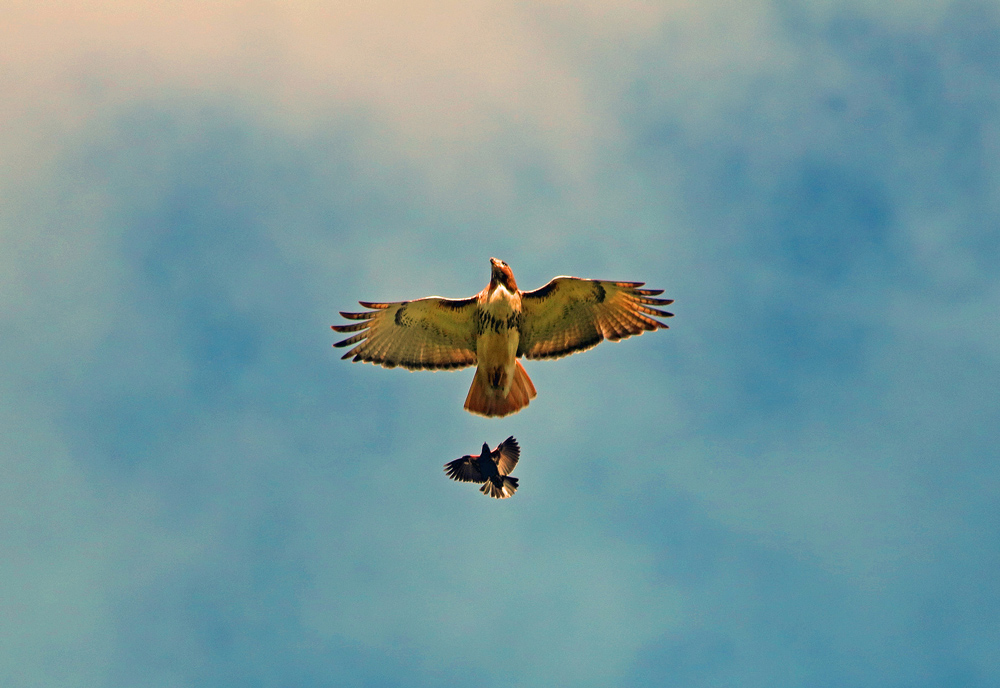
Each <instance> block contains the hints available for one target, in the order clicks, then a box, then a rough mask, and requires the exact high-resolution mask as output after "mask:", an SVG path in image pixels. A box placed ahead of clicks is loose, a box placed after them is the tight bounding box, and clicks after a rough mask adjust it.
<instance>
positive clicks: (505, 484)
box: [479, 475, 517, 499]
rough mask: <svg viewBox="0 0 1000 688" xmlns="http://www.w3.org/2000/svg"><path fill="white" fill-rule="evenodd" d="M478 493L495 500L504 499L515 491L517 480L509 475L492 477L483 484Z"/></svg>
mask: <svg viewBox="0 0 1000 688" xmlns="http://www.w3.org/2000/svg"><path fill="white" fill-rule="evenodd" d="M479 491H480V492H482V493H483V494H484V495H489V496H490V497H494V498H496V499H506V498H507V497H510V496H511V495H512V494H514V493H515V492H516V491H517V478H514V477H511V476H509V475H497V476H493V477H492V478H490V479H489V480H487V481H486V482H485V483H483V486H482V487H480V488H479Z"/></svg>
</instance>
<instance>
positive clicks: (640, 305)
mask: <svg viewBox="0 0 1000 688" xmlns="http://www.w3.org/2000/svg"><path fill="white" fill-rule="evenodd" d="M490 266H491V271H490V283H489V284H488V285H486V288H485V289H483V290H482V291H481V292H479V293H478V294H477V295H475V296H471V297H469V298H467V299H444V298H441V297H440V296H428V297H426V298H423V299H415V300H413V301H398V302H394V303H371V302H367V301H359V303H360V304H361V305H362V306H364V307H365V308H368V309H370V310H368V311H365V312H363V313H344V312H341V313H340V314H341V315H342V316H344V317H345V318H347V319H348V320H358V321H360V322H356V323H351V324H348V325H333V329H334V330H335V331H337V332H354V333H356V334H352V335H351V336H350V337H348V338H347V339H344V340H343V341H339V342H337V343H336V344H334V346H338V347H346V346H351V345H353V348H352V349H350V350H349V351H348V352H347V353H346V354H344V356H343V358H353V360H354V361H364V362H367V363H377V364H378V365H381V366H384V367H386V368H395V367H396V366H402V367H404V368H408V369H410V370H421V369H430V370H445V369H449V368H464V367H466V366H471V365H474V366H476V374H475V376H474V377H473V378H472V386H471V387H470V388H469V394H468V396H467V397H466V398H465V408H466V410H468V411H470V412H471V413H475V414H478V415H481V416H492V417H502V416H506V415H509V414H511V413H516V412H517V411H520V410H521V409H522V408H524V407H525V406H527V405H528V403H529V402H530V401H531V400H532V399H534V398H535V396H536V392H535V386H534V385H533V384H532V383H531V379H530V378H529V377H528V374H527V373H526V372H525V371H524V366H522V365H521V362H520V361H519V360H517V359H518V358H521V357H524V358H559V357H561V356H566V355H568V354H572V353H575V352H577V351H584V350H586V349H589V348H591V347H594V346H597V345H598V344H600V343H601V342H602V341H603V340H605V339H610V340H611V341H617V340H619V339H624V338H625V337H630V336H632V335H634V334H642V333H643V332H645V331H647V330H658V329H660V328H664V329H666V327H667V326H666V325H665V324H664V323H662V322H660V321H659V320H656V319H655V318H657V317H659V318H669V317H671V316H673V313H668V312H667V311H663V310H659V309H658V308H653V306H666V305H669V304H671V303H673V299H658V298H654V297H655V296H657V295H659V294H662V293H663V290H662V289H640V288H639V287H641V286H643V284H644V283H643V282H609V281H606V280H591V279H580V278H579V277H555V278H553V279H552V280H551V281H550V282H549V283H548V284H546V285H545V286H544V287H541V288H539V289H535V290H534V291H521V290H520V289H518V288H517V282H515V281H514V273H513V272H511V269H510V267H509V266H508V265H507V264H506V263H505V262H503V261H502V260H497V259H496V258H490Z"/></svg>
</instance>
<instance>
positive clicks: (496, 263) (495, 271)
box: [490, 258, 517, 293]
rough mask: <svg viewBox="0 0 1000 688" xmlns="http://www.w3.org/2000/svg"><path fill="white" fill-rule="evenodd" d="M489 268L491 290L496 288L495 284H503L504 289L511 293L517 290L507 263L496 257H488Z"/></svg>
mask: <svg viewBox="0 0 1000 688" xmlns="http://www.w3.org/2000/svg"><path fill="white" fill-rule="evenodd" d="M490 269H491V271H490V291H491V292H492V291H493V290H494V289H496V288H497V285H503V287H504V289H506V290H507V291H509V292H511V293H514V292H516V291H517V282H515V281H514V273H513V272H511V269H510V266H509V265H507V263H505V262H503V261H502V260H498V259H497V258H490Z"/></svg>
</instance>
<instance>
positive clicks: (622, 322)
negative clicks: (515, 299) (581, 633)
mask: <svg viewBox="0 0 1000 688" xmlns="http://www.w3.org/2000/svg"><path fill="white" fill-rule="evenodd" d="M643 284H644V283H643V282H609V281H605V280H588V279H580V278H578V277H556V278H555V279H553V280H552V281H551V282H549V283H548V284H546V285H545V286H544V287H541V288H540V289H536V290H534V291H529V292H524V293H523V294H522V295H521V339H520V342H519V344H518V349H517V354H518V356H524V357H526V358H558V357H560V356H566V355H567V354H571V353H574V352H576V351H584V350H586V349H589V348H591V347H593V346H597V345H598V344H600V343H601V342H602V341H603V340H605V339H610V340H612V341H616V340H619V339H624V338H625V337H630V336H632V335H635V334H642V333H643V332H645V331H648V330H657V329H660V328H666V327H667V326H666V325H665V324H663V323H661V322H660V321H659V320H655V319H654V318H669V317H671V316H673V313H668V312H667V311H664V310H660V309H658V308H653V307H652V306H666V305H669V304H671V303H673V299H657V298H654V297H655V296H657V295H659V294H662V293H663V290H662V289H640V288H639V287H641V286H643Z"/></svg>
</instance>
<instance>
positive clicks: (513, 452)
mask: <svg viewBox="0 0 1000 688" xmlns="http://www.w3.org/2000/svg"><path fill="white" fill-rule="evenodd" d="M520 458H521V447H519V446H518V444H517V440H515V439H514V438H513V437H508V438H507V439H505V440H504V441H503V442H501V443H500V445H499V446H498V447H497V448H496V449H495V450H493V459H494V460H495V461H496V462H497V472H498V473H500V475H510V474H511V472H512V471H513V470H514V466H516V465H517V462H518V459H520Z"/></svg>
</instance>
